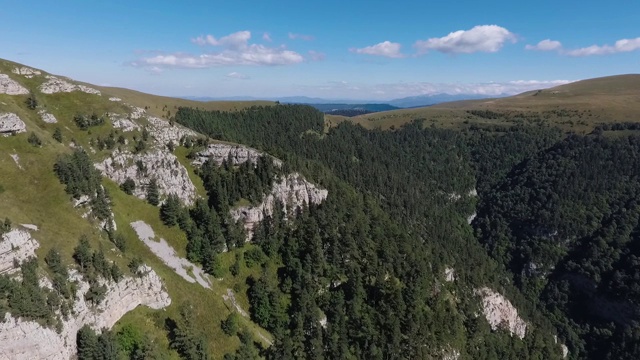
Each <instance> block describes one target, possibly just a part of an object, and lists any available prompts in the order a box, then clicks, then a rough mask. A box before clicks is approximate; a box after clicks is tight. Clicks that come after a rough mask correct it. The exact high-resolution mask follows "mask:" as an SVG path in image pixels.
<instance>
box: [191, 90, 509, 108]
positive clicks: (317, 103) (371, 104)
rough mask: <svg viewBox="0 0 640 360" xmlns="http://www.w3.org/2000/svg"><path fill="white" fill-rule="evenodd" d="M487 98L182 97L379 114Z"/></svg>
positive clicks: (470, 95) (460, 95)
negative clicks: (399, 109) (281, 104)
mask: <svg viewBox="0 0 640 360" xmlns="http://www.w3.org/2000/svg"><path fill="white" fill-rule="evenodd" d="M503 96H507V95H498V96H492V97H503ZM488 97H489V96H485V95H478V94H456V95H451V94H433V95H418V96H410V97H405V98H400V99H393V100H389V101H380V100H353V99H323V98H314V97H307V96H285V97H273V98H266V99H264V98H257V97H251V96H233V97H194V96H188V97H184V98H185V99H189V100H196V101H222V100H227V101H247V100H269V101H279V102H281V103H287V104H308V105H311V106H314V107H316V108H317V109H318V110H320V111H323V112H333V111H343V110H362V111H365V112H379V111H388V110H395V109H398V108H412V107H422V106H430V105H435V104H440V103H443V102H449V101H459V100H477V99H485V98H488Z"/></svg>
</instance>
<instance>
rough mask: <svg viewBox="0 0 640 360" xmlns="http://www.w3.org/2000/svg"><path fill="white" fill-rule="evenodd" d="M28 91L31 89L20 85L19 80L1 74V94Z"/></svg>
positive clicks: (25, 92) (21, 93) (20, 93)
mask: <svg viewBox="0 0 640 360" xmlns="http://www.w3.org/2000/svg"><path fill="white" fill-rule="evenodd" d="M28 93H29V90H27V89H26V88H25V87H24V86H22V85H20V84H19V83H18V82H17V81H15V80H12V79H11V78H10V77H9V75H6V74H0V94H7V95H25V94H28Z"/></svg>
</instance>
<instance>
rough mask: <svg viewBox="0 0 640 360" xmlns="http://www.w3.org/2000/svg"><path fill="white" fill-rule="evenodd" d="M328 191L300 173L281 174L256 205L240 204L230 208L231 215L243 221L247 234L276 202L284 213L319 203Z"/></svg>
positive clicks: (268, 213) (271, 209) (270, 212)
mask: <svg viewBox="0 0 640 360" xmlns="http://www.w3.org/2000/svg"><path fill="white" fill-rule="evenodd" d="M328 195H329V192H328V191H327V190H325V189H321V188H319V187H317V186H316V185H314V184H312V183H310V182H308V181H307V180H306V179H305V178H304V177H303V176H302V175H300V174H298V173H292V174H289V175H286V176H283V177H282V178H281V179H280V180H279V181H277V182H276V183H274V184H273V187H272V188H271V191H270V193H269V195H267V196H266V197H265V198H264V199H263V200H262V203H260V204H259V205H258V206H242V207H239V208H235V209H233V210H231V216H232V217H233V219H235V220H236V221H239V220H240V221H242V222H244V226H245V229H246V230H247V234H249V237H250V236H251V235H250V234H251V233H252V230H253V229H254V227H255V226H256V224H257V223H258V222H260V221H262V220H263V219H264V216H265V215H272V214H273V208H274V206H275V205H276V203H277V202H280V203H282V204H283V205H284V211H285V213H286V214H291V213H293V211H294V210H295V209H296V208H298V207H301V206H304V205H306V204H309V203H312V204H320V203H321V202H322V201H324V200H325V199H326V198H327V196H328Z"/></svg>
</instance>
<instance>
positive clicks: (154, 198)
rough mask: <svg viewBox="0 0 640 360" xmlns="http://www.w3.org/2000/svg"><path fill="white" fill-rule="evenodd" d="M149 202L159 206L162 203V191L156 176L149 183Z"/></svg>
mask: <svg viewBox="0 0 640 360" xmlns="http://www.w3.org/2000/svg"><path fill="white" fill-rule="evenodd" d="M147 202H148V203H149V204H151V205H153V206H158V204H159V203H160V192H159V190H158V182H157V180H156V179H155V178H153V179H151V181H149V185H147Z"/></svg>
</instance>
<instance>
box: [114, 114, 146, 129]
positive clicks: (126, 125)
mask: <svg viewBox="0 0 640 360" xmlns="http://www.w3.org/2000/svg"><path fill="white" fill-rule="evenodd" d="M109 118H110V119H111V124H112V125H113V127H114V128H116V129H120V130H122V131H124V132H128V131H134V130H140V125H138V124H137V123H136V122H135V121H133V120H131V119H129V118H128V117H127V116H125V115H121V114H109Z"/></svg>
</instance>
